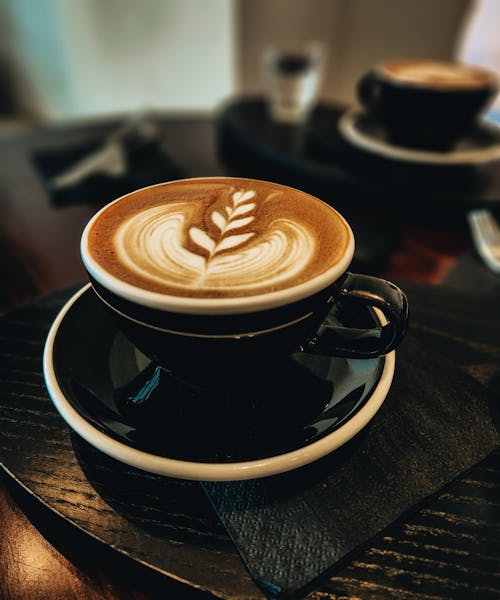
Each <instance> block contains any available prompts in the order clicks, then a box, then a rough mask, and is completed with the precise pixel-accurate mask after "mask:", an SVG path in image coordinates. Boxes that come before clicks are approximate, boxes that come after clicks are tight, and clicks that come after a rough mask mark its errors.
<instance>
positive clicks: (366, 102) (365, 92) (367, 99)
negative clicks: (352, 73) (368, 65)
mask: <svg viewBox="0 0 500 600" xmlns="http://www.w3.org/2000/svg"><path fill="white" fill-rule="evenodd" d="M376 90H377V80H376V79H375V77H374V75H373V73H371V72H369V73H366V75H364V76H363V77H362V78H361V79H360V80H359V82H358V84H357V94H358V99H359V101H360V102H361V104H362V105H363V106H364V107H365V108H367V109H370V110H376V104H377V93H376Z"/></svg>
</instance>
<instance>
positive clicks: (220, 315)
mask: <svg viewBox="0 0 500 600" xmlns="http://www.w3.org/2000/svg"><path fill="white" fill-rule="evenodd" d="M187 181H189V182H196V181H201V183H202V184H203V182H206V181H209V182H211V180H210V178H207V179H203V180H196V179H192V180H187ZM215 181H217V182H219V181H220V182H221V184H226V183H229V184H232V183H233V181H237V182H238V184H239V185H241V182H245V181H246V180H242V179H238V180H234V179H233V178H229V177H228V178H218V179H216V180H215ZM248 182H250V184H252V183H255V180H248ZM173 183H175V182H173ZM163 185H165V186H168V185H171V184H163ZM272 185H273V186H274V187H273V189H274V188H276V189H279V190H285V191H286V190H287V189H290V188H286V186H280V185H278V184H272ZM154 187H155V186H153V187H152V188H151V189H153V188H154ZM147 191H148V189H147V188H146V190H140V193H141V198H144V195H145V194H147ZM128 197H129V198H130V195H128ZM124 198H127V197H124ZM302 200H303V201H306V202H315V203H318V202H319V203H321V204H322V205H323V204H324V203H322V202H321V200H318V199H316V198H313V197H311V196H309V195H307V194H304V198H303V199H302ZM115 202H120V199H118V200H117V201H115ZM326 206H327V210H332V211H334V209H333V208H331V207H330V206H328V205H326ZM107 210H108V207H104V208H103V209H102V210H101V211H99V213H97V215H95V216H94V217H93V219H91V221H90V222H89V224H88V225H87V227H86V228H85V231H84V233H83V235H82V241H81V255H82V259H83V263H84V265H85V267H86V269H87V272H88V275H89V278H90V281H91V283H92V286H93V289H94V292H95V293H96V294H97V296H98V298H100V300H101V301H102V303H103V305H104V306H105V307H106V308H107V309H108V311H109V314H110V315H111V316H112V318H113V319H114V320H115V321H116V323H117V325H118V328H119V329H120V330H121V331H122V332H123V334H124V335H125V336H126V337H127V338H128V339H130V340H131V341H132V343H133V344H135V346H136V347H137V348H138V349H139V350H140V351H141V352H143V353H144V354H145V355H146V356H148V357H149V358H151V359H152V360H153V361H155V362H157V363H158V364H160V365H162V366H164V367H165V368H168V369H171V370H173V371H176V372H178V373H181V374H182V375H183V376H185V377H187V378H190V379H204V380H206V379H211V378H213V379H214V380H216V381H221V379H224V380H226V381H232V382H234V381H240V383H241V377H242V375H243V374H245V373H246V372H248V371H251V370H252V369H253V368H255V365H256V364H259V363H260V364H263V363H265V364H266V365H269V364H272V362H273V361H274V362H278V361H279V360H280V359H281V358H283V357H286V356H288V355H289V354H291V353H293V352H296V351H298V350H301V349H302V350H306V351H308V352H312V353H317V354H325V355H329V356H348V357H355V358H372V357H376V356H380V355H383V354H386V353H388V352H390V351H391V350H393V349H394V348H396V347H397V346H398V344H399V343H400V342H401V340H402V339H403V337H404V335H405V333H406V330H407V326H408V303H407V299H406V297H405V295H404V293H403V292H402V291H401V290H400V289H399V288H398V287H397V286H396V285H394V284H393V283H391V282H389V281H386V280H384V279H379V278H376V277H370V276H366V275H361V274H354V273H352V272H350V271H349V265H350V263H351V260H352V257H353V254H354V236H353V233H352V230H351V228H350V227H349V225H348V224H347V222H346V221H345V219H344V218H343V217H342V216H341V215H339V214H338V213H337V211H334V212H335V214H336V217H335V218H338V219H339V222H342V223H343V227H345V231H346V232H347V233H346V244H345V248H344V249H343V250H342V255H341V256H340V259H339V260H338V261H337V262H336V263H335V265H334V266H332V267H331V268H329V269H328V270H326V271H325V272H324V273H322V274H321V275H319V276H317V277H314V278H312V279H311V280H308V281H305V282H301V283H300V284H298V285H295V286H291V287H288V288H285V289H281V290H278V291H273V292H270V293H266V294H257V295H249V296H246V297H243V298H242V297H235V298H231V297H226V298H214V297H210V298H199V297H197V298H192V297H186V296H174V295H171V294H161V293H158V292H151V291H149V290H145V289H143V288H141V287H139V286H135V285H131V284H130V283H126V282H124V281H122V280H120V279H119V278H117V277H116V276H114V275H111V274H110V273H109V272H107V271H106V270H105V269H104V268H102V266H101V265H99V264H98V262H97V261H96V260H95V258H94V257H93V255H92V252H91V251H90V250H89V231H90V229H91V228H92V225H93V223H94V222H95V221H96V219H99V216H100V215H101V214H103V212H105V211H107ZM278 210H280V209H279V208H278ZM283 210H285V208H283ZM103 243H105V241H104V240H103ZM271 276H272V274H271V273H270V274H269V277H271ZM336 302H343V303H346V302H347V303H353V304H358V305H359V304H361V305H365V306H373V307H376V308H378V309H380V310H381V312H382V313H383V315H384V318H383V319H382V321H385V322H384V324H382V322H381V324H380V327H375V328H368V329H367V328H362V327H360V328H356V327H354V328H351V327H337V326H332V325H328V324H326V323H325V319H326V316H327V315H328V313H329V312H330V310H331V309H332V307H333V306H334V304H335V303H336ZM193 365H195V367H194V368H193Z"/></svg>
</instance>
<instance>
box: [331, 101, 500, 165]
mask: <svg viewBox="0 0 500 600" xmlns="http://www.w3.org/2000/svg"><path fill="white" fill-rule="evenodd" d="M339 131H340V133H341V134H342V135H343V136H344V138H345V139H346V140H347V141H348V142H350V143H352V144H353V145H354V146H356V147H357V148H359V149H360V150H364V151H366V152H370V153H373V154H376V155H378V156H382V157H385V158H388V159H391V160H398V161H403V162H410V163H416V164H420V165H430V166H454V165H455V166H457V165H458V166H468V165H480V164H486V163H490V162H493V161H498V160H500V128H499V127H498V126H494V125H490V124H488V123H478V125H477V126H476V127H475V128H474V129H473V130H472V131H470V132H468V133H467V134H466V135H465V136H464V137H463V138H462V139H461V140H460V141H459V142H458V143H457V144H456V146H455V147H454V148H453V149H451V150H448V151H431V150H424V149H415V148H406V147H403V146H398V145H396V144H393V143H391V142H390V140H389V139H388V138H387V134H386V132H385V130H384V129H383V127H381V126H380V124H379V123H378V122H377V121H376V120H375V119H373V118H371V117H370V116H369V115H367V114H365V113H364V112H363V111H362V110H361V109H358V108H353V109H351V110H348V111H346V112H345V113H344V114H343V115H342V117H341V118H340V120H339Z"/></svg>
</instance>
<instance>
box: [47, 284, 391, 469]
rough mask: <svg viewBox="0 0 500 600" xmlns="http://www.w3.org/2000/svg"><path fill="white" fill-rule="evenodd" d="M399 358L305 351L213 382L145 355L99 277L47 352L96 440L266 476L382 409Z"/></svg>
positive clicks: (167, 463) (68, 410)
mask: <svg viewBox="0 0 500 600" xmlns="http://www.w3.org/2000/svg"><path fill="white" fill-rule="evenodd" d="M329 318H331V319H332V320H334V321H337V322H340V323H342V324H352V321H353V320H354V321H355V322H356V323H357V324H359V325H361V324H362V325H364V324H365V323H366V324H367V325H371V326H373V325H374V324H375V325H377V324H378V320H377V317H376V315H375V313H374V312H373V311H371V310H368V309H365V308H357V309H356V310H355V312H354V313H353V312H352V311H351V313H348V312H347V310H346V309H343V308H341V307H340V308H339V310H337V311H336V313H335V314H334V313H333V312H332V313H331V315H330V317H329ZM393 367H394V358H393V355H392V354H391V355H389V357H386V358H378V359H373V360H353V359H345V358H332V357H326V356H314V355H309V354H306V353H296V354H294V355H292V356H290V357H286V358H284V359H282V360H281V361H280V362H279V364H275V365H273V366H272V368H271V367H270V368H269V370H266V371H264V370H262V368H260V369H259V370H256V372H255V373H252V375H251V377H250V378H249V380H247V381H242V382H241V386H240V387H239V388H238V389H230V388H229V389H224V388H222V389H217V390H216V389H204V388H201V387H198V386H195V385H194V384H191V383H189V382H186V381H182V380H180V379H179V378H177V377H176V376H175V374H174V373H172V372H170V371H169V370H167V369H164V368H162V367H158V366H156V365H154V364H152V363H151V362H150V361H149V360H148V359H147V358H146V357H144V356H143V355H142V354H141V353H140V352H139V351H138V350H137V349H136V348H135V347H134V346H133V345H132V344H131V343H130V342H128V340H127V339H126V338H125V337H124V336H123V335H122V334H121V333H120V332H118V331H117V330H116V328H115V326H114V324H113V322H112V321H111V320H110V319H109V317H108V315H107V314H106V313H105V312H104V310H103V308H102V307H101V304H100V302H99V300H98V299H97V297H96V296H95V294H94V293H93V291H92V290H91V288H90V287H89V286H85V287H84V288H83V289H82V290H80V292H78V293H77V294H76V295H75V296H74V297H73V298H72V299H71V300H70V301H69V302H68V303H67V304H66V306H65V307H64V308H63V310H62V311H61V312H60V314H59V316H58V318H57V319H56V321H55V322H54V324H53V326H52V329H51V332H50V333H49V336H48V339H47V344H46V348H45V356H44V374H45V378H46V382H47V387H48V389H49V392H50V395H51V397H52V400H53V401H54V403H55V405H56V407H57V408H58V410H59V412H60V413H61V414H62V416H63V417H64V418H65V420H66V421H67V422H68V424H69V425H70V426H71V427H72V428H73V429H74V430H75V431H77V433H79V434H80V435H82V437H84V438H85V439H86V440H87V441H88V442H90V443H91V444H93V445H94V446H96V447H98V448H99V449H101V450H103V451H104V452H106V453H108V454H110V455H112V456H114V457H115V458H118V459H119V460H122V461H124V462H126V463H129V464H133V465H135V466H138V467H140V468H143V469H145V470H150V471H152V472H157V473H162V474H167V475H173V476H181V477H186V478H199V479H221V478H222V479H227V478H230V479H238V478H243V477H247V476H248V477H249V476H261V475H267V474H271V473H274V472H281V471H285V470H289V469H290V468H295V467H296V466H301V465H302V464H306V463H308V462H311V461H312V460H315V459H316V458H319V457H320V456H323V455H324V454H326V453H328V452H329V451H331V450H333V449H335V448H336V447H338V446H340V445H342V444H343V443H345V442H346V441H348V440H349V439H350V438H352V437H353V436H354V435H355V434H356V433H358V431H360V430H361V429H362V428H363V427H364V426H365V425H366V424H367V423H368V422H369V420H370V419H371V418H372V417H373V415H374V414H375V412H376V411H377V410H378V408H379V407H380V405H381V404H382V402H383V400H384V398H385V395H386V393H387V391H388V389H389V387H390V383H391V381H392V373H393ZM193 369H196V365H193ZM172 465H173V467H174V468H173V470H172ZM178 469H180V470H178ZM211 470H213V473H212V472H211Z"/></svg>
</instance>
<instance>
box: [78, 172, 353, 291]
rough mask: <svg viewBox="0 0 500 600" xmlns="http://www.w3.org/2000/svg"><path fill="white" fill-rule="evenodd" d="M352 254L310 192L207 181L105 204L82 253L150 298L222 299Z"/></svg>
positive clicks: (335, 219)
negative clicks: (159, 295)
mask: <svg viewBox="0 0 500 600" xmlns="http://www.w3.org/2000/svg"><path fill="white" fill-rule="evenodd" d="M350 246H352V234H351V232H350V228H349V226H348V225H347V223H346V222H345V220H344V219H343V218H342V217H341V216H340V215H339V214H338V213H337V212H336V211H335V210H334V209H333V208H331V207H330V206H329V205H327V204H325V203H324V202H322V201H320V200H318V199H316V198H313V197H312V196H310V195H309V194H306V193H304V192H302V191H299V190H296V189H292V188H290V187H286V186H283V185H279V184H275V183H270V182H263V181H257V180H252V179H238V178H205V179H191V180H182V181H175V182H170V183H166V184H160V185H156V186H152V187H149V188H145V189H143V190H138V191H136V192H133V193H131V194H128V195H127V196H124V197H122V198H120V199H119V200H117V201H115V202H113V203H111V204H110V205H108V206H107V207H106V208H105V209H104V210H102V211H101V212H100V213H99V214H98V215H97V216H96V218H95V219H94V220H93V221H92V222H91V224H90V226H89V228H88V232H87V252H86V254H87V255H88V256H89V257H90V259H91V260H93V261H95V263H97V265H98V266H99V267H100V268H101V269H103V270H104V271H105V272H106V274H107V275H111V276H112V277H114V278H116V279H118V280H120V281H122V282H124V283H126V284H129V285H132V286H135V287H138V288H141V289H143V290H146V291H148V292H156V293H161V294H166V295H169V296H178V297H188V298H228V299H229V298H241V297H251V296H255V295H262V294H269V293H273V292H277V291H280V290H287V289H289V288H294V287H295V286H299V285H301V284H304V283H306V282H309V281H311V280H314V279H315V278H317V277H321V276H325V274H327V273H328V271H329V270H335V269H337V271H338V267H339V263H340V262H342V260H345V257H346V254H348V253H349V248H350ZM338 275H339V273H338V272H336V275H335V277H338ZM335 277H334V278H335Z"/></svg>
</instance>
